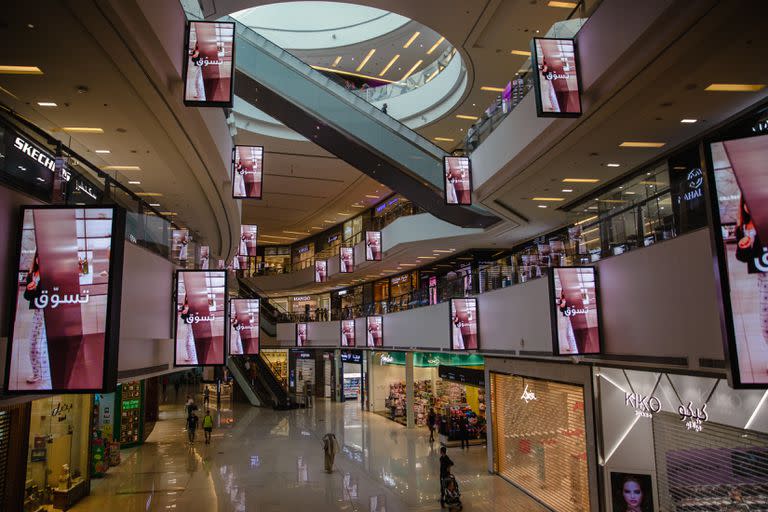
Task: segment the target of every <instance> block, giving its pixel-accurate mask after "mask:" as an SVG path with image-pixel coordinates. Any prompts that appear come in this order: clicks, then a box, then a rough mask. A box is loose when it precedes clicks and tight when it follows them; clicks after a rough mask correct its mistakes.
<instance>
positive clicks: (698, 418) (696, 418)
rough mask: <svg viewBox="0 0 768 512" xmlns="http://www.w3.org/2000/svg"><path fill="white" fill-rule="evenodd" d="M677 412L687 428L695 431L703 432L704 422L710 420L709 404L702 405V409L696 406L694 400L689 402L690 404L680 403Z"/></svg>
mask: <svg viewBox="0 0 768 512" xmlns="http://www.w3.org/2000/svg"><path fill="white" fill-rule="evenodd" d="M677 413H678V414H679V415H680V421H682V422H683V423H684V424H685V428H686V429H688V430H693V431H695V432H701V431H702V430H703V429H704V422H706V421H707V420H709V414H707V404H704V405H702V406H701V408H700V409H697V408H695V407H694V406H693V402H688V405H685V404H680V406H679V407H678V408H677Z"/></svg>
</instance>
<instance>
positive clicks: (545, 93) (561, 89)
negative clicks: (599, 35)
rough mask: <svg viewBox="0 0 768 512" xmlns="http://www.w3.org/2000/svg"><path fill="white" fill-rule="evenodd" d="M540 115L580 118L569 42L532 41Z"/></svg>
mask: <svg viewBox="0 0 768 512" xmlns="http://www.w3.org/2000/svg"><path fill="white" fill-rule="evenodd" d="M533 42H534V45H533V46H534V50H535V55H534V58H535V59H536V66H537V68H536V69H537V74H536V81H535V83H536V84H537V85H538V88H537V89H538V90H537V93H538V97H537V98H536V99H537V102H536V103H537V106H538V107H539V110H540V112H539V114H540V115H544V116H546V115H549V116H558V115H565V116H569V115H570V116H574V115H579V114H581V94H580V91H579V80H578V70H577V68H576V66H577V62H576V47H575V45H574V42H573V40H572V39H543V38H534V40H533Z"/></svg>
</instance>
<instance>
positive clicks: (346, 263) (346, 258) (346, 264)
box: [339, 247, 355, 274]
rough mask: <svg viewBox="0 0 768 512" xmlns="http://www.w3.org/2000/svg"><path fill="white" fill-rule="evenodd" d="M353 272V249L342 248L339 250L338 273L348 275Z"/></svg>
mask: <svg viewBox="0 0 768 512" xmlns="http://www.w3.org/2000/svg"><path fill="white" fill-rule="evenodd" d="M354 271H355V248H354V247H342V248H341V249H339V272H341V273H342V274H348V273H350V272H354Z"/></svg>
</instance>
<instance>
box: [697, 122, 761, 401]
mask: <svg viewBox="0 0 768 512" xmlns="http://www.w3.org/2000/svg"><path fill="white" fill-rule="evenodd" d="M709 149H710V156H711V159H712V165H711V166H709V167H710V169H711V175H710V177H709V180H708V181H709V183H710V184H712V186H711V187H710V196H711V198H710V200H711V201H712V203H713V204H714V205H716V206H717V207H716V208H714V207H713V208H712V217H713V221H714V227H713V229H712V233H713V236H714V242H715V247H716V249H717V250H716V252H717V257H718V267H719V274H720V297H721V300H720V303H721V320H722V322H721V324H722V325H723V328H724V333H723V334H724V337H725V339H726V340H727V345H728V351H727V352H728V354H727V355H728V361H729V365H730V370H731V371H730V374H731V384H732V385H733V386H734V387H754V388H765V387H768V371H766V368H768V348H767V347H768V329H767V328H766V325H768V247H767V246H766V242H768V188H766V183H768V171H767V170H766V167H765V162H766V160H768V135H760V136H757V137H748V138H741V139H733V140H726V141H722V142H714V143H712V144H710V146H709Z"/></svg>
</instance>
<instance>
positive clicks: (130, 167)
mask: <svg viewBox="0 0 768 512" xmlns="http://www.w3.org/2000/svg"><path fill="white" fill-rule="evenodd" d="M101 170H102V171H140V170H141V167H139V166H138V165H105V166H104V167H102V168H101Z"/></svg>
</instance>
